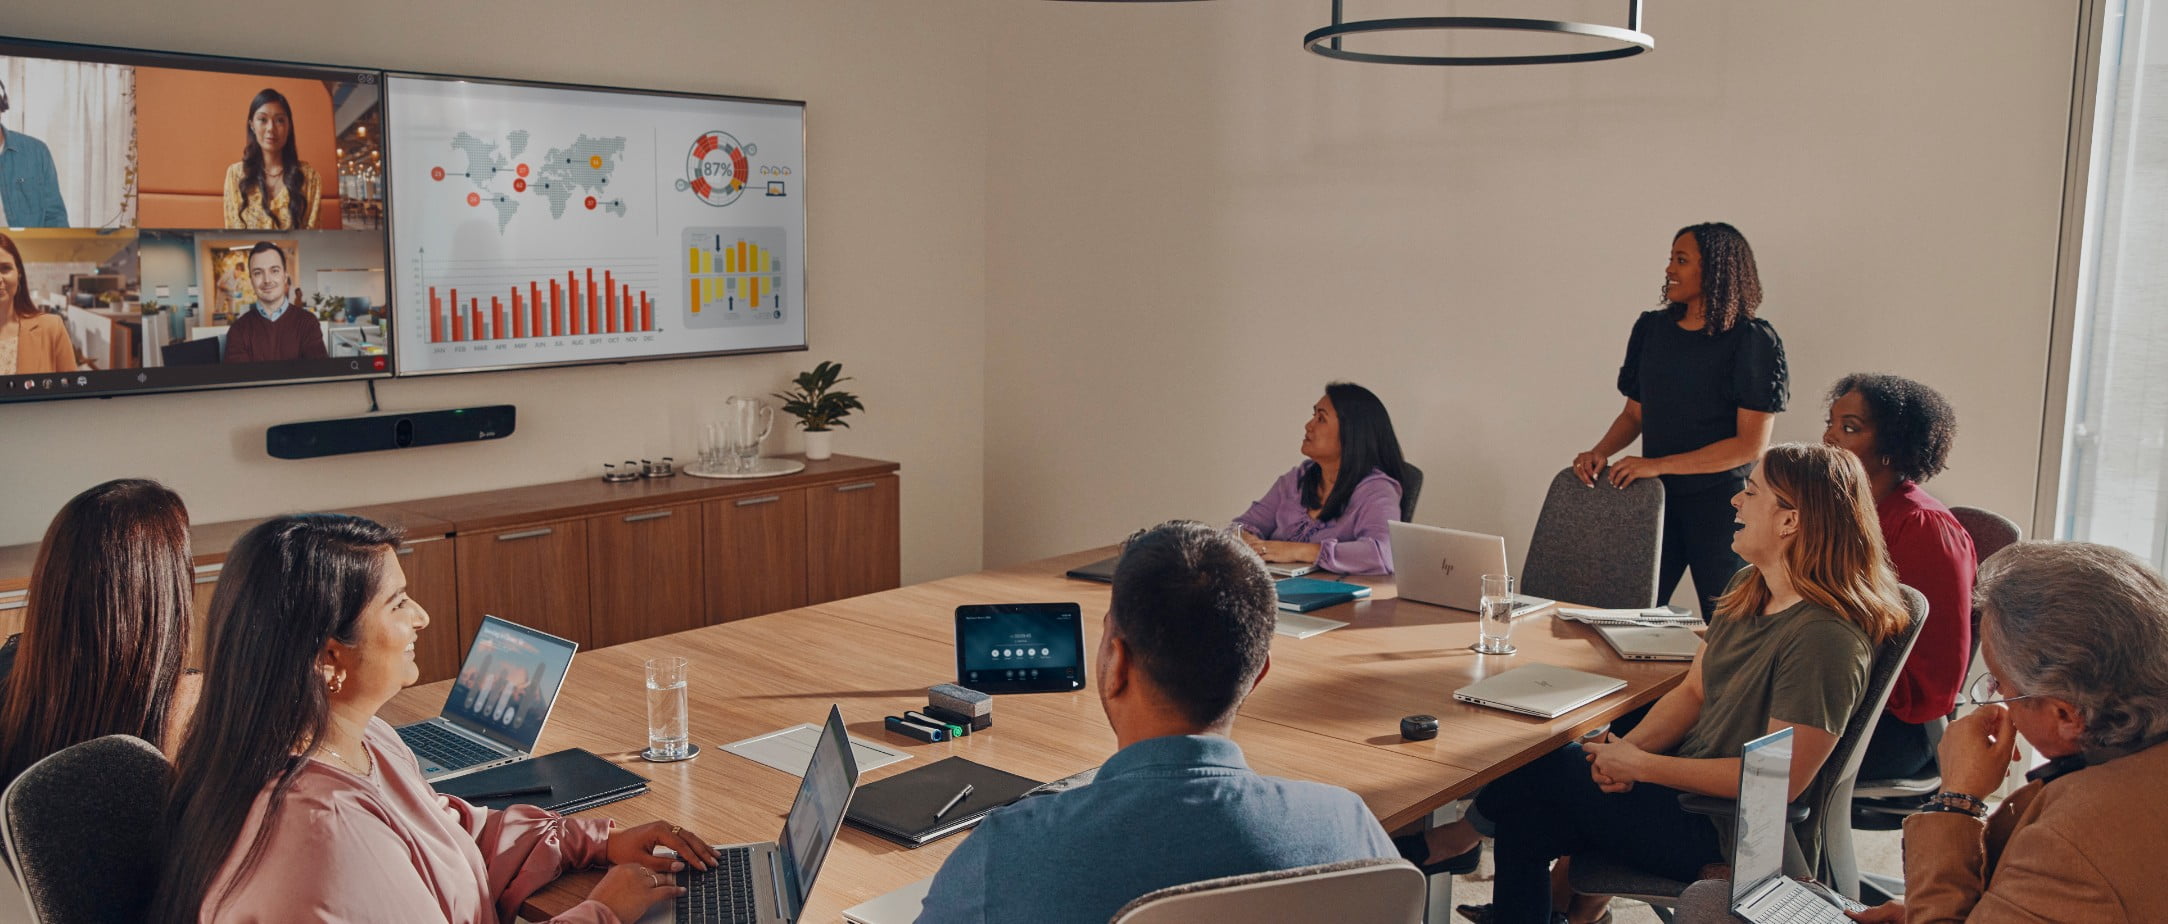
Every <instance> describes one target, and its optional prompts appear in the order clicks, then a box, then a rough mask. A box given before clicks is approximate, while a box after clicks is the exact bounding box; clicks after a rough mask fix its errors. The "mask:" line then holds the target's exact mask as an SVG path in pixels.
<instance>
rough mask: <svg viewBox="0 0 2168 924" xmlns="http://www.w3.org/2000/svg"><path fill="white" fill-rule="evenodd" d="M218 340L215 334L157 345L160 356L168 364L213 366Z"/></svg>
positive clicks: (217, 349) (215, 359)
mask: <svg viewBox="0 0 2168 924" xmlns="http://www.w3.org/2000/svg"><path fill="white" fill-rule="evenodd" d="M218 351H219V342H218V338H217V337H216V336H211V337H199V338H197V339H194V340H183V341H181V342H179V343H168V344H166V345H165V346H162V347H159V348H158V352H159V355H160V356H163V357H164V358H165V363H166V365H168V366H213V365H217V364H218V361H219V359H218Z"/></svg>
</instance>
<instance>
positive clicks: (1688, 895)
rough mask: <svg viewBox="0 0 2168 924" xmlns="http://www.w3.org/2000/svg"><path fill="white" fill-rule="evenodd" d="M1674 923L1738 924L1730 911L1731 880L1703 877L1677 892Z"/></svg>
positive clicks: (1735, 916) (1736, 918) (1737, 920)
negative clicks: (1677, 900) (1682, 890)
mask: <svg viewBox="0 0 2168 924" xmlns="http://www.w3.org/2000/svg"><path fill="white" fill-rule="evenodd" d="M1672 920H1673V921H1674V922H1675V924H1739V917H1738V916H1737V915H1734V914H1732V913H1731V880H1729V879H1703V880H1701V881H1700V882H1697V883H1694V884H1693V885H1690V886H1687V887H1686V891H1685V892H1682V893H1680V894H1679V907H1678V908H1677V909H1676V910H1675V916H1674V917H1673V918H1672Z"/></svg>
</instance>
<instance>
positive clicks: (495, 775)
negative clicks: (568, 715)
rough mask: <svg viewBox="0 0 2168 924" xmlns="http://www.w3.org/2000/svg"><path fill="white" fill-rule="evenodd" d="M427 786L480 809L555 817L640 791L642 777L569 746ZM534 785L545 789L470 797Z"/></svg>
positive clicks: (643, 784)
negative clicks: (525, 810)
mask: <svg viewBox="0 0 2168 924" xmlns="http://www.w3.org/2000/svg"><path fill="white" fill-rule="evenodd" d="M432 785H433V786H435V788H436V790H437V792H440V793H443V794H445V795H447V796H458V797H460V798H462V799H465V800H467V801H468V802H472V803H474V804H475V805H479V806H483V807H486V808H493V809H501V808H504V807H506V806H512V805H539V806H541V807H543V808H546V809H549V810H550V811H552V812H556V813H558V814H560V815H570V814H572V813H573V812H578V811H583V810H586V809H591V808H594V807H595V806H598V805H607V804H609V803H612V802H616V801H617V800H619V799H630V798H632V797H633V796H637V795H639V794H641V793H643V792H646V791H647V778H646V777H644V776H641V775H639V774H637V773H634V772H632V771H630V770H627V769H625V768H623V767H620V766H618V765H616V764H613V763H610V762H609V761H607V760H603V759H602V758H600V757H596V756H595V755H593V754H591V753H588V752H587V751H585V750H582V749H580V748H570V749H567V750H563V751H558V752H557V753H555V754H545V755H542V756H540V757H530V758H528V759H526V760H522V761H519V762H517V763H510V764H506V765H504V766H502V767H497V768H495V769H491V770H484V771H482V772H480V773H469V774H467V775H465V776H455V777H452V778H451V779H448V780H438V781H437V782H436V783H434V784H432ZM539 786H548V787H549V791H548V792H526V793H519V794H517V795H506V796H498V797H496V798H476V797H477V796H488V795H489V794H491V793H507V792H517V791H518V790H525V789H533V788H535V787H539Z"/></svg>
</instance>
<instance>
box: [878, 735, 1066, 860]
mask: <svg viewBox="0 0 2168 924" xmlns="http://www.w3.org/2000/svg"><path fill="white" fill-rule="evenodd" d="M966 784H969V785H970V786H971V795H969V796H966V797H964V800H963V801H962V802H958V803H956V807H955V808H951V809H949V810H948V811H946V812H942V813H941V817H940V818H938V819H937V818H935V817H933V816H934V813H935V812H939V811H941V807H942V806H944V805H947V804H948V802H949V800H950V799H954V798H956V793H957V792H959V791H961V790H962V789H963V788H964V786H965V785H966ZM1038 785H1039V781H1038V780H1033V779H1027V778H1025V777H1021V776H1017V775H1016V774H1014V773H1010V772H1007V771H1005V770H996V769H994V768H992V767H989V766H986V765H985V764H981V763H976V762H973V761H969V760H965V759H963V758H961V757H950V758H948V759H946V760H937V761H934V762H933V763H930V764H927V765H926V766H923V767H920V768H918V769H916V770H912V771H909V772H906V773H898V774H896V775H895V776H892V777H889V778H888V779H885V780H881V781H879V782H875V783H866V784H864V785H861V786H859V787H858V793H857V794H856V795H854V796H852V797H851V810H850V813H849V814H847V815H845V816H844V819H843V820H845V821H848V822H850V823H851V824H854V825H857V826H858V827H861V828H864V829H866V830H868V831H871V832H873V833H875V834H878V835H880V836H882V837H885V838H888V839H889V840H892V841H895V842H896V843H899V844H902V845H904V846H906V847H918V846H921V845H924V844H926V843H927V842H929V841H934V840H938V839H940V838H942V837H944V836H947V835H950V834H954V833H956V832H958V831H961V830H963V829H965V828H968V827H971V826H972V825H975V824H978V823H979V819H982V818H985V817H986V813H988V812H991V811H993V810H995V809H997V808H1000V807H1002V806H1004V805H1007V804H1009V803H1011V802H1014V801H1016V800H1017V799H1020V798H1022V797H1023V795H1024V793H1026V792H1029V791H1031V790H1032V789H1033V788H1034V787H1036V786H1038Z"/></svg>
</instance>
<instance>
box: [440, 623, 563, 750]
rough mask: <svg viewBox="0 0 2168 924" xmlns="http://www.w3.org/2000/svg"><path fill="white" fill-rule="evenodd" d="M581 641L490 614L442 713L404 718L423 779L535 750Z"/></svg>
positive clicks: (476, 638)
mask: <svg viewBox="0 0 2168 924" xmlns="http://www.w3.org/2000/svg"><path fill="white" fill-rule="evenodd" d="M579 647H580V646H579V645H578V644H577V643H575V642H569V641H566V640H564V639H561V638H558V637H557V636H554V635H551V634H549V633H547V632H537V631H535V630H533V629H529V628H527V627H526V626H523V625H520V624H518V623H515V622H510V621H507V620H503V619H498V618H497V617H495V616H484V617H482V629H481V631H480V632H477V633H475V635H474V646H473V647H471V648H468V649H467V661H466V663H465V664H461V665H460V666H459V679H458V680H456V681H454V682H453V683H452V695H451V696H450V697H449V698H447V699H446V700H445V701H444V710H443V711H442V712H440V713H439V714H438V715H437V717H436V718H433V719H429V720H426V721H422V722H416V723H414V724H412V725H401V726H399V737H400V739H401V740H404V741H405V742H406V745H407V747H408V748H409V749H411V750H413V752H414V756H415V757H416V758H417V759H419V760H420V761H421V765H422V779H425V780H429V781H431V782H435V781H437V780H442V779H449V778H451V777H455V776H462V775H465V774H469V773H474V772H476V771H478V770H487V769H489V768H491V767H502V766H504V765H505V764H509V763H512V762H513V761H518V760H525V759H527V758H528V757H530V756H532V755H533V754H534V743H535V739H538V738H540V737H542V726H543V725H545V724H547V723H548V722H549V718H550V710H551V709H552V708H554V707H555V706H556V705H557V688H558V687H559V686H561V685H562V684H563V683H564V682H565V670H566V669H567V668H569V667H571V666H572V653H573V652H575V651H578V650H579Z"/></svg>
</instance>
